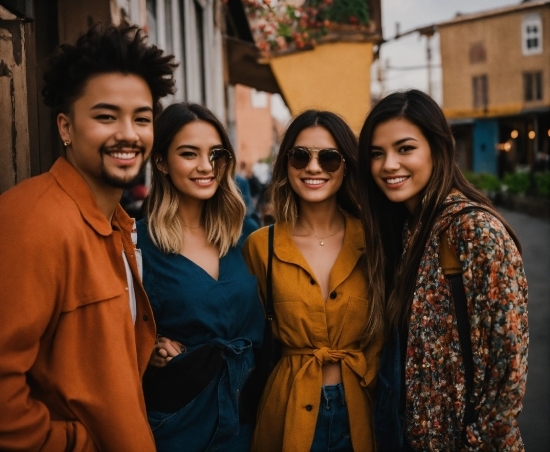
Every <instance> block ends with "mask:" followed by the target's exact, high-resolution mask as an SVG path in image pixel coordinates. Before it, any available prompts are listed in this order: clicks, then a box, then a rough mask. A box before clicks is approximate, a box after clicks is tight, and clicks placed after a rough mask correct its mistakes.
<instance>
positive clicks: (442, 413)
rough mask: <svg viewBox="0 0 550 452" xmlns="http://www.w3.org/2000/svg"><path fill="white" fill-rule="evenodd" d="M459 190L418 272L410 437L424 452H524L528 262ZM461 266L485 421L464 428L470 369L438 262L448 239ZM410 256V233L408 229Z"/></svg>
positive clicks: (408, 379)
mask: <svg viewBox="0 0 550 452" xmlns="http://www.w3.org/2000/svg"><path fill="white" fill-rule="evenodd" d="M471 205H475V203H473V202H471V201H469V200H468V199H466V198H465V197H464V196H463V195H462V194H460V193H459V192H457V191H453V192H452V193H451V194H450V195H449V196H448V198H447V199H446V201H445V208H444V210H443V212H442V214H441V215H440V216H439V218H438V219H437V220H436V222H435V224H434V227H433V229H432V231H431V234H430V236H429V239H428V241H427V243H426V248H425V251H424V255H423V257H422V260H421V264H420V268H419V271H418V276H417V282H416V288H415V293H414V297H413V302H412V311H411V317H410V324H409V334H408V339H407V350H406V358H405V361H406V362H405V384H406V394H407V395H406V408H405V409H406V416H405V417H406V436H407V439H408V441H409V443H410V445H411V446H412V447H413V448H414V449H415V450H419V451H420V450H421V451H428V450H433V451H436V450H437V451H454V450H468V451H479V450H487V451H489V450H490V451H493V450H495V451H496V450H498V451H523V450H524V446H523V441H522V439H521V435H520V432H519V427H518V424H517V416H518V414H519V413H520V412H521V410H522V403H521V401H522V398H523V395H524V392H525V383H526V378H527V347H528V341H529V339H528V327H527V281H526V278H525V272H524V269H523V263H522V259H521V255H520V253H519V251H518V249H517V248H516V246H515V243H514V241H513V240H512V238H511V237H510V235H509V234H508V233H507V231H506V229H505V228H504V226H503V225H502V223H501V222H500V221H499V220H498V219H497V218H495V217H494V216H493V215H492V214H490V213H488V212H487V211H482V210H479V211H477V210H475V211H470V212H467V213H464V214H460V215H458V216H455V214H456V213H457V212H458V211H459V210H461V209H463V208H464V207H467V206H471ZM444 230H447V237H448V240H449V246H450V249H451V250H452V251H453V252H456V253H457V256H458V257H459V259H460V262H461V264H462V275H463V276H462V278H463V284H464V289H465V293H466V299H467V304H468V313H469V320H470V330H471V340H472V352H473V360H474V388H473V393H472V396H473V398H474V402H475V409H476V413H477V420H476V421H475V422H474V423H472V424H470V425H468V426H467V427H466V443H467V444H463V443H462V430H463V425H462V419H463V416H464V408H465V379H464V364H463V360H462V354H461V351H460V341H459V336H458V330H457V324H456V318H455V314H454V307H453V301H452V298H451V286H450V283H449V281H448V280H447V279H446V278H445V275H444V274H443V272H442V268H441V265H440V263H439V250H440V243H439V242H440V234H441V232H442V231H444ZM404 240H405V251H404V253H406V252H407V246H408V245H409V243H410V240H411V231H410V230H408V229H407V228H406V229H405V235H404Z"/></svg>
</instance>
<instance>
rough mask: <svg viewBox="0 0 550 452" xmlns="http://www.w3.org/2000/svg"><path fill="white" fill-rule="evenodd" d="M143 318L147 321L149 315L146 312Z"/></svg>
mask: <svg viewBox="0 0 550 452" xmlns="http://www.w3.org/2000/svg"><path fill="white" fill-rule="evenodd" d="M143 320H145V321H146V322H147V320H149V316H148V315H147V314H144V316H143Z"/></svg>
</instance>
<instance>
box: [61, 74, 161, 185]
mask: <svg viewBox="0 0 550 452" xmlns="http://www.w3.org/2000/svg"><path fill="white" fill-rule="evenodd" d="M57 124H58V127H59V132H60V135H61V139H62V140H63V141H64V142H68V143H69V145H68V146H67V150H66V158H67V160H68V161H69V162H70V163H71V164H72V165H73V166H74V167H75V168H76V170H77V171H78V172H79V173H80V174H81V175H82V177H84V179H85V180H86V182H87V183H88V185H89V186H90V188H91V189H92V192H95V193H97V192H99V191H105V190H117V191H119V190H120V191H121V189H122V188H124V187H126V186H128V185H129V184H130V183H131V182H132V181H133V180H134V179H135V178H136V177H137V175H138V174H139V171H140V169H141V168H142V166H143V165H144V164H145V162H146V160H147V158H148V156H149V154H150V152H151V148H152V146H153V98H152V95H151V90H150V89H149V86H148V85H147V83H146V82H145V80H143V79H142V78H141V77H138V76H136V75H131V74H129V75H124V74H121V73H109V74H99V75H94V76H92V77H91V78H90V79H89V80H88V81H87V83H86V85H85V87H84V89H83V91H82V94H81V95H80V96H79V97H78V98H77V99H76V100H75V101H74V102H73V105H72V107H71V111H70V112H69V113H67V114H65V113H60V114H59V115H58V117H57Z"/></svg>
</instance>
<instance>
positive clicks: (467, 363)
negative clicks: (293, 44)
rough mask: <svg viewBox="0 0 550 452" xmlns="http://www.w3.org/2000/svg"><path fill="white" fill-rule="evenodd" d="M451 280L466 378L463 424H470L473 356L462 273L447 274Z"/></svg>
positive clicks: (472, 415) (473, 411) (473, 413)
mask: <svg viewBox="0 0 550 452" xmlns="http://www.w3.org/2000/svg"><path fill="white" fill-rule="evenodd" d="M447 278H448V279H449V281H450V282H451V291H452V294H453V302H454V306H455V315H456V324H457V327H458V337H459V340H460V348H461V350H462V360H463V361H464V377H465V380H466V408H465V411H464V425H467V424H471V423H472V422H473V421H474V419H475V416H474V415H475V410H474V403H473V401H472V391H473V388H474V357H473V354H472V339H471V337H470V321H469V317H468V305H467V302H466V293H465V292H464V285H463V284H462V273H457V274H454V275H448V276H447Z"/></svg>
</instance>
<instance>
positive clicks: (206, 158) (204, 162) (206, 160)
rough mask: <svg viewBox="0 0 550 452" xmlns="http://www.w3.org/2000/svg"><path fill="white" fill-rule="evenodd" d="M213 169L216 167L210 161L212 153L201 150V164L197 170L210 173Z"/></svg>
mask: <svg viewBox="0 0 550 452" xmlns="http://www.w3.org/2000/svg"><path fill="white" fill-rule="evenodd" d="M213 169H214V166H213V165H212V162H211V161H210V154H207V153H204V152H201V153H200V155H199V164H198V166H197V171H199V172H201V173H209V172H210V171H212V170H213Z"/></svg>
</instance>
